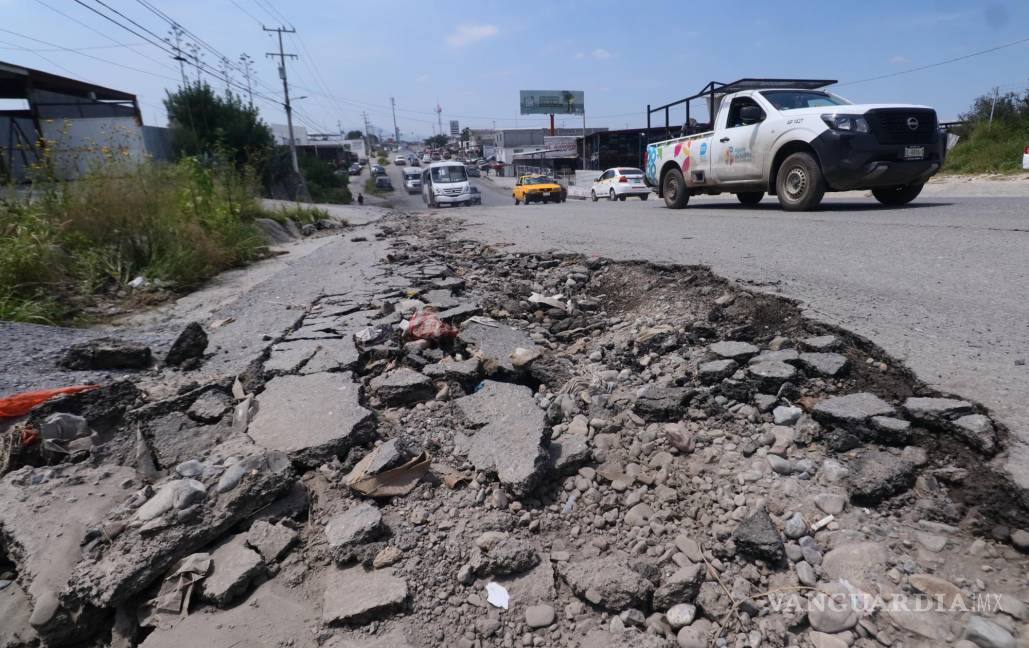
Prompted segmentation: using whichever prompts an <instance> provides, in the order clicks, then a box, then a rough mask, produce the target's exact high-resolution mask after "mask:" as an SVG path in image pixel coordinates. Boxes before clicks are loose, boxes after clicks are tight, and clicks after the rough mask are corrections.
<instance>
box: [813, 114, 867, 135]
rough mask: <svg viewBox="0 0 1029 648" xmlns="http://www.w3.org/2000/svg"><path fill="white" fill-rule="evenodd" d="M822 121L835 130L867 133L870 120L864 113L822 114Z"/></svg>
mask: <svg viewBox="0 0 1029 648" xmlns="http://www.w3.org/2000/svg"><path fill="white" fill-rule="evenodd" d="M822 121H824V122H825V125H826V126H828V127H829V128H831V129H833V130H838V131H847V132H849V133H867V132H869V130H868V120H866V119H865V118H864V116H863V115H822Z"/></svg>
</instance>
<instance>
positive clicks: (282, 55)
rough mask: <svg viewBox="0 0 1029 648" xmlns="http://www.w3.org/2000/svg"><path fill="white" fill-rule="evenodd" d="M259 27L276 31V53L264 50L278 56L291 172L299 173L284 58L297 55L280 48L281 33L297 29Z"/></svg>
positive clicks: (267, 30) (291, 32) (271, 55)
mask: <svg viewBox="0 0 1029 648" xmlns="http://www.w3.org/2000/svg"><path fill="white" fill-rule="evenodd" d="M261 29H263V30H264V31H266V32H276V33H278V35H279V51H278V53H275V52H266V53H265V56H267V57H269V58H275V57H276V56H277V57H279V78H281V79H282V94H283V95H284V96H285V98H286V102H285V103H284V104H283V106H284V107H285V108H286V127H287V128H288V129H289V157H290V160H291V161H292V162H293V173H296V174H297V175H300V164H299V163H298V162H297V141H296V138H294V137H293V107H292V106H291V105H290V103H289V81H288V80H287V79H286V59H287V58H292V59H296V58H299V57H298V56H297V55H296V54H287V53H286V52H284V51H283V49H282V34H283V33H286V34H295V33H297V30H295V29H292V28H290V29H286V28H285V27H275V28H272V29H269V28H268V27H265V26H264V25H261Z"/></svg>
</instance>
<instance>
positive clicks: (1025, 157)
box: [1022, 146, 1029, 171]
mask: <svg viewBox="0 0 1029 648" xmlns="http://www.w3.org/2000/svg"><path fill="white" fill-rule="evenodd" d="M1022 168H1023V169H1025V170H1026V171H1029V146H1027V147H1025V148H1024V149H1023V150H1022Z"/></svg>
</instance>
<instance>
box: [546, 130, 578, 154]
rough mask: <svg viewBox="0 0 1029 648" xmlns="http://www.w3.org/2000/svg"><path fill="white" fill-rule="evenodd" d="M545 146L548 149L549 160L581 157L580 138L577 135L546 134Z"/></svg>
mask: <svg viewBox="0 0 1029 648" xmlns="http://www.w3.org/2000/svg"><path fill="white" fill-rule="evenodd" d="M543 148H545V149H547V153H546V158H547V159H548V160H553V159H555V158H575V157H579V138H578V137H576V136H575V135H553V136H551V135H544V136H543Z"/></svg>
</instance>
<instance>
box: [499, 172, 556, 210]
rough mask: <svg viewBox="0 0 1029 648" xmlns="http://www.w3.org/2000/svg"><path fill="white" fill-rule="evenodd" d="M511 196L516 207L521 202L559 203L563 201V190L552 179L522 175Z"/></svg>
mask: <svg viewBox="0 0 1029 648" xmlns="http://www.w3.org/2000/svg"><path fill="white" fill-rule="evenodd" d="M511 195H512V196H513V197H514V201H515V204H516V205H520V204H522V203H523V202H524V203H525V204H526V205H528V204H529V203H531V202H544V203H547V202H561V201H562V200H564V199H565V195H566V194H565V189H564V187H562V186H561V185H559V184H558V183H557V182H555V181H554V179H553V178H548V177H547V176H542V175H524V176H520V177H519V178H518V182H516V183H515V186H514V188H513V189H511Z"/></svg>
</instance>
